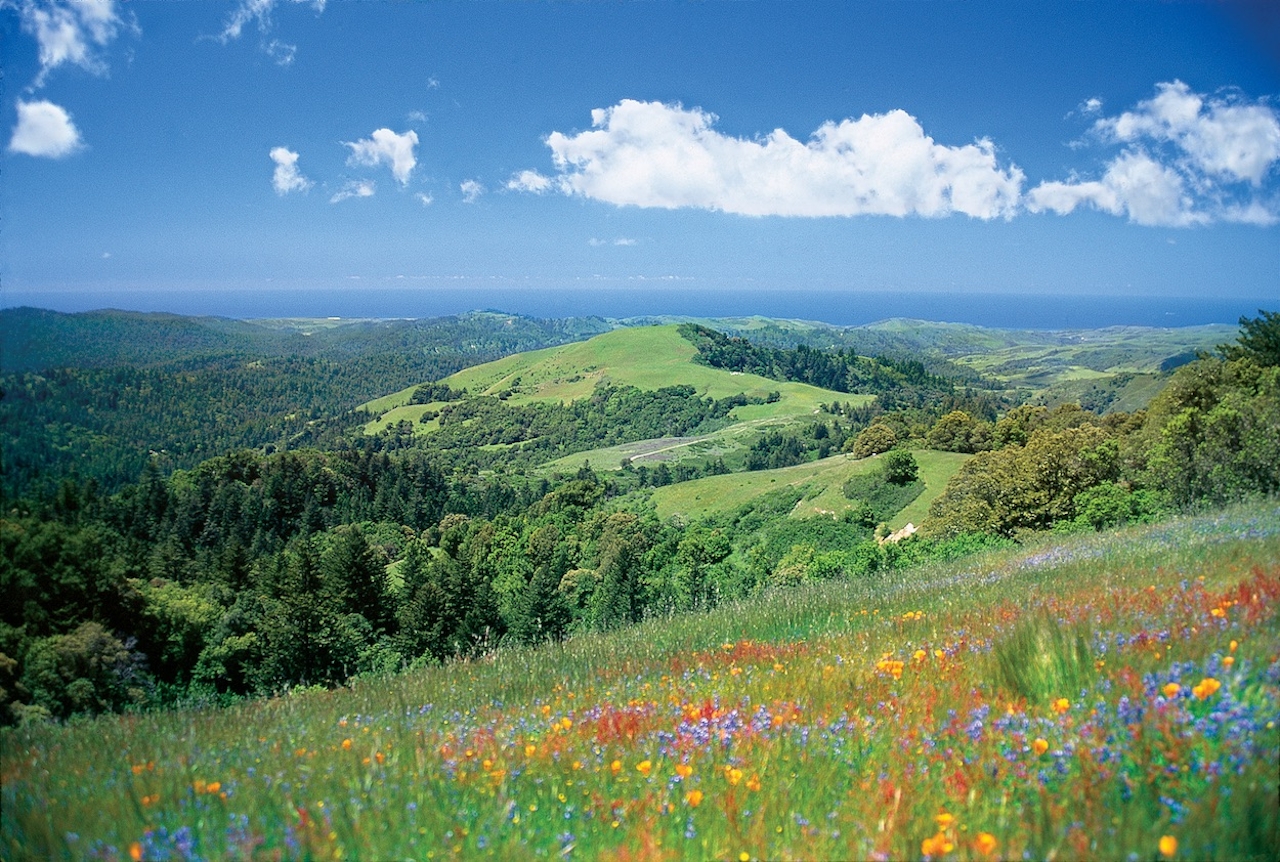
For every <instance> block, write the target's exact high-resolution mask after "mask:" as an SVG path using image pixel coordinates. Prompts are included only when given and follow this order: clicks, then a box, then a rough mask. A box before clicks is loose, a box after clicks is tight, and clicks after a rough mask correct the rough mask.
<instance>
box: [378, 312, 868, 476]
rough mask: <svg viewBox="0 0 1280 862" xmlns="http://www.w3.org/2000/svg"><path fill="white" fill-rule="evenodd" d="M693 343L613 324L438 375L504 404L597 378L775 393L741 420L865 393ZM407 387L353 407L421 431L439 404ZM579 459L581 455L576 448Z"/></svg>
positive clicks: (562, 394) (587, 384)
mask: <svg viewBox="0 0 1280 862" xmlns="http://www.w3.org/2000/svg"><path fill="white" fill-rule="evenodd" d="M696 352H697V351H696V350H695V349H694V347H693V345H692V344H690V343H689V342H688V341H686V340H685V339H684V338H683V337H682V336H681V335H680V333H679V332H678V331H677V329H676V327H675V326H674V325H666V326H644V327H630V328H624V329H616V330H614V331H612V332H607V333H604V334H603V335H597V336H596V337H594V338H591V339H589V340H587V341H582V342H577V343H574V344H566V345H562V346H558V347H549V348H546V349H543V350H535V351H531V352H528V353H521V354H517V355H515V356H508V357H504V358H503V359H499V360H496V361H494V362H487V363H485V364H483V365H477V366H474V367H471V368H467V369H464V370H462V371H460V372H458V373H456V374H453V375H450V376H449V377H446V378H445V379H444V382H445V383H448V384H449V385H450V386H452V387H454V388H455V389H466V390H467V392H468V394H470V395H494V396H499V397H502V398H503V399H504V400H506V401H507V402H508V403H509V404H512V405H520V404H528V403H531V402H536V401H558V402H562V403H567V402H570V401H575V400H578V399H581V398H586V397H588V396H590V395H591V393H592V392H593V391H594V389H595V388H596V386H597V384H599V383H602V382H609V383H613V384H615V385H620V386H634V387H636V388H638V389H645V390H654V389H661V388H663V387H668V386H682V385H683V386H692V387H694V389H696V390H697V392H698V395H699V396H701V397H704V398H715V399H718V398H726V397H728V396H730V395H736V394H740V393H741V394H744V395H747V396H748V397H757V398H762V397H764V396H766V395H767V394H768V393H770V392H777V393H779V395H780V398H779V400H778V401H776V402H774V403H772V404H753V405H746V406H744V407H739V408H737V409H736V410H735V411H734V413H733V418H734V419H736V420H739V421H743V422H751V421H758V420H770V419H789V418H792V417H796V416H803V415H809V414H812V413H813V412H814V411H816V410H817V409H818V405H820V404H822V403H825V402H830V401H831V400H833V399H835V398H839V399H840V400H842V401H850V402H851V403H865V402H867V401H870V400H871V396H851V395H847V394H843V393H833V392H829V391H827V390H825V389H819V388H817V387H815V386H807V385H805V384H802V383H785V382H779V381H776V380H769V379H767V378H764V377H758V376H756V375H754V374H734V373H731V372H728V371H721V370H719V369H715V368H708V367H706V366H704V365H699V364H697V363H695V362H694V361H693V358H694V356H695V355H696ZM414 388H415V387H409V388H406V389H403V390H401V391H399V392H395V393H392V394H390V395H387V396H384V397H381V398H377V399H375V400H373V401H370V402H368V403H366V404H364V405H362V406H361V408H360V409H362V410H364V411H366V412H369V413H373V414H376V415H377V416H378V418H377V419H375V420H373V421H371V422H370V423H369V424H368V425H367V426H366V427H365V431H366V433H376V432H377V431H379V430H381V429H383V428H386V427H387V425H388V424H395V423H396V422H399V421H401V420H408V421H410V422H412V423H415V426H416V428H417V430H418V431H420V432H421V433H430V432H431V431H432V430H434V428H435V426H434V425H433V424H432V423H430V422H428V423H426V424H420V423H418V420H419V418H420V417H421V416H422V414H423V413H425V412H426V411H428V410H438V409H439V408H440V406H441V405H439V404H409V401H410V399H411V397H412V395H413V391H414ZM611 454H612V453H611V452H610V453H605V454H601V455H596V456H592V455H588V456H587V457H589V458H591V459H592V460H593V462H595V463H601V464H605V465H606V466H613V465H616V464H617V463H618V462H619V460H620V456H619V457H616V458H611V457H609V456H610V455H611ZM576 458H577V460H578V463H581V456H576Z"/></svg>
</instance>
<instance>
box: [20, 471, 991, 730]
mask: <svg viewBox="0 0 1280 862" xmlns="http://www.w3.org/2000/svg"><path fill="white" fill-rule="evenodd" d="M877 481H880V480H877ZM625 489H626V486H625V485H620V484H613V483H611V482H607V481H603V480H601V479H600V478H599V477H597V476H596V475H595V474H594V473H593V472H592V471H590V470H589V469H588V468H583V469H582V470H580V471H579V472H578V473H577V474H575V475H573V476H568V477H562V478H559V479H555V480H553V481H548V480H519V479H518V478H517V477H506V478H502V479H499V478H494V479H492V480H488V481H481V480H479V479H475V478H471V479H461V478H446V477H445V476H444V475H442V474H441V473H439V472H438V471H436V470H435V469H434V468H433V467H432V466H431V464H430V463H428V461H427V460H426V459H425V458H424V457H423V456H422V455H421V453H417V452H413V451H404V452H396V453H386V452H377V451H372V450H369V449H366V450H363V451H357V450H349V451H346V452H338V453H322V452H286V453H277V454H275V455H270V456H264V455H262V454H260V453H254V452H239V453H235V454H233V455H228V456H223V457H220V458H217V459H212V460H210V461H208V462H206V463H204V464H202V465H200V467H198V468H196V469H195V470H192V471H179V472H177V473H175V474H173V475H172V476H170V477H168V478H163V477H160V476H159V475H158V473H157V472H156V471H154V470H151V471H148V472H147V473H146V474H145V475H144V478H143V480H142V481H141V482H139V483H137V484H135V485H131V486H128V487H127V488H125V489H124V490H123V491H121V492H120V493H118V494H116V495H113V496H111V497H96V496H93V495H91V494H88V493H86V492H85V491H84V489H80V490H79V491H77V489H74V488H70V487H67V486H64V489H63V493H62V494H60V495H59V497H58V499H57V500H56V501H55V503H54V504H52V506H51V508H50V509H48V510H47V511H41V512H37V511H28V512H19V513H11V514H10V515H9V516H8V517H6V518H4V519H3V520H2V521H0V547H2V548H3V560H4V564H3V565H4V567H3V570H2V571H0V584H2V585H3V589H4V594H5V596H6V602H5V604H4V606H3V609H2V610H0V689H3V691H2V692H0V698H2V699H3V703H0V719H3V720H4V721H18V720H37V719H39V718H41V717H56V718H65V717H67V716H70V715H73V714H75V713H79V712H101V711H107V710H119V709H125V708H130V707H144V706H153V705H165V704H172V703H176V702H189V701H191V700H192V699H206V700H207V699H218V698H222V697H229V696H238V695H250V694H263V693H270V692H276V691H281V690H283V689H285V688H288V687H291V686H298V685H329V684H334V683H340V682H341V681H343V680H345V679H347V678H349V677H351V676H352V675H355V674H358V673H375V672H385V671H390V670H395V669H398V668H401V667H404V666H407V665H411V664H413V663H415V662H423V661H441V660H445V659H449V658H452V657H457V656H464V655H470V654H474V653H476V652H482V651H485V650H488V649H492V648H494V647H496V646H498V645H500V644H504V643H533V642H538V641H542V640H547V639H558V638H562V637H564V636H566V635H567V634H569V633H571V632H574V631H583V630H591V629H606V628H612V627H615V626H619V625H626V624H629V623H632V622H635V621H637V620H640V619H642V618H644V617H645V616H648V615H652V614H660V613H669V612H672V611H679V610H695V609H700V608H707V607H710V606H712V605H714V604H717V603H719V602H721V601H724V600H725V599H729V598H735V597H740V596H745V595H749V594H751V593H752V592H754V591H757V590H760V589H765V588H768V587H772V586H785V585H789V584H794V583H797V582H800V581H803V580H808V579H810V578H830V577H848V576H856V575H864V574H867V573H870V572H873V571H876V570H878V569H881V568H886V567H892V566H894V565H901V564H903V563H904V562H906V561H908V560H914V559H917V558H919V557H920V556H921V555H922V554H925V553H944V552H947V553H954V552H955V549H956V548H957V547H960V546H965V547H968V546H969V545H966V544H965V543H966V542H967V543H969V544H971V543H972V540H970V539H964V540H961V542H960V544H959V545H957V543H955V542H952V543H950V544H946V543H942V544H936V545H935V546H930V548H931V549H929V550H927V551H926V550H925V549H924V546H919V547H916V548H914V550H913V549H912V548H906V549H898V548H896V547H894V548H891V547H888V546H886V547H881V546H880V545H878V544H877V543H876V542H875V541H874V540H873V539H872V536H871V529H870V526H869V525H868V524H866V523H864V522H862V521H860V520H855V519H852V518H849V519H844V520H840V521H837V520H834V519H831V518H827V517H820V518H813V519H806V520H793V519H788V518H787V517H786V513H787V512H788V511H789V510H790V509H791V508H792V507H794V505H795V503H796V501H797V495H798V493H799V492H795V491H787V492H783V493H781V494H776V495H773V498H770V499H766V500H764V501H759V502H757V503H753V504H752V505H750V506H744V507H743V508H742V509H740V510H739V511H737V512H734V513H731V514H729V515H726V516H723V517H720V518H716V519H710V520H707V521H704V522H700V523H697V524H693V525H687V526H683V525H678V524H675V523H663V522H660V521H659V520H658V519H657V517H656V516H655V515H654V514H653V512H652V510H649V509H645V508H643V507H641V508H627V507H620V506H619V505H618V504H617V502H615V501H616V500H617V497H618V495H619V494H621V493H622V492H623V491H624V490H625ZM947 549H950V550H949V551H948V550H947Z"/></svg>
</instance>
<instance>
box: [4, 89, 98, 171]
mask: <svg viewBox="0 0 1280 862" xmlns="http://www.w3.org/2000/svg"><path fill="white" fill-rule="evenodd" d="M17 107H18V125H17V126H15V127H14V130H13V137H12V138H10V139H9V151H10V152H13V153H24V154H26V155H28V156H43V157H45V158H50V159H60V158H62V157H63V156H68V155H71V154H72V153H74V152H75V151H76V150H78V149H80V147H81V146H82V145H81V142H80V131H79V130H78V129H77V128H76V126H75V123H73V122H71V116H70V115H69V114H68V113H67V112H66V111H65V110H64V109H63V108H62V107H60V106H58V105H55V104H54V103H53V102H49V101H45V100H40V101H37V102H23V101H19V102H18V105H17Z"/></svg>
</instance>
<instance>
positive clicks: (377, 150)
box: [343, 129, 418, 185]
mask: <svg viewBox="0 0 1280 862" xmlns="http://www.w3.org/2000/svg"><path fill="white" fill-rule="evenodd" d="M343 145H344V146H347V147H350V148H351V157H350V158H349V159H348V160H347V161H348V163H349V164H353V165H365V166H367V167H377V166H378V165H382V164H385V165H386V166H387V167H389V168H391V173H392V175H393V176H394V177H395V178H396V179H397V180H399V181H400V185H404V184H405V183H407V182H409V175H410V174H411V173H413V168H414V166H415V165H417V164H418V160H417V158H416V157H415V156H414V153H413V150H414V147H416V146H418V133H417V132H415V131H413V130H412V129H410V130H409V131H407V132H404V133H402V134H396V133H395V132H393V131H391V130H390V129H378V130H376V131H375V132H374V133H373V134H372V135H370V136H369V137H367V138H364V139H363V140H359V141H354V142H352V141H343Z"/></svg>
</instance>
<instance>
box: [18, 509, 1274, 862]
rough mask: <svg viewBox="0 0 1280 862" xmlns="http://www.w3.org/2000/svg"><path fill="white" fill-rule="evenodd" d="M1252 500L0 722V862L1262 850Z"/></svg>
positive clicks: (1269, 534) (1265, 753)
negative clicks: (564, 635) (540, 633)
mask: <svg viewBox="0 0 1280 862" xmlns="http://www.w3.org/2000/svg"><path fill="white" fill-rule="evenodd" d="M1278 609H1280V508H1277V507H1276V506H1275V504H1274V503H1271V504H1255V505H1253V506H1245V507H1237V508H1234V509H1231V510H1228V511H1226V512H1221V513H1216V514H1210V515H1201V516H1197V517H1186V518H1182V519H1179V520H1175V521H1169V522H1165V523H1163V524H1157V525H1154V526H1147V527H1140V528H1130V529H1127V530H1124V531H1119V532H1111V533H1103V534H1088V535H1079V536H1066V537H1062V536H1057V537H1052V538H1046V539H1044V540H1043V541H1042V543H1041V544H1035V545H1028V546H1024V547H1022V548H1019V549H1016V550H1013V551H1004V552H999V553H992V554H988V555H984V556H976V557H968V558H965V559H962V560H959V561H955V562H952V563H948V564H946V565H934V566H928V567H922V568H918V569H911V570H905V571H895V572H889V573H884V574H881V575H879V576H875V577H870V578H866V579H861V580H857V581H846V582H825V583H817V584H812V585H807V586H805V587H802V588H797V589H791V590H779V591H777V592H773V593H770V594H767V595H765V596H764V597H763V598H760V599H756V600H754V601H751V602H744V603H739V604H731V605H727V606H723V607H721V608H719V609H717V610H715V611H714V612H712V613H709V614H705V615H688V616H677V617H669V618H663V619H654V620H649V621H647V622H645V623H643V624H641V625H639V626H635V627H632V628H629V629H625V630H621V631H618V632H615V633H611V634H600V635H589V636H582V637H577V638H574V639H571V640H569V641H567V642H565V643H562V644H558V645H552V646H544V647H540V648H529V649H513V650H507V651H502V652H499V653H496V654H492V655H489V656H486V657H483V658H480V659H475V660H470V661H466V662H455V663H450V664H446V665H443V666H436V667H428V668H424V669H421V670H417V671H412V672H408V673H404V674H401V675H396V676H390V677H382V678H368V679H362V680H359V681H357V682H356V683H354V684H353V685H352V686H351V687H350V688H347V689H342V690H337V691H302V692H294V693H293V694H291V695H288V696H284V697H279V698H275V699H271V700H260V701H251V702H246V703H243V704H241V705H238V706H234V707H229V708H209V709H207V710H204V711H185V712H155V713H140V714H132V715H124V716H116V717H104V718H100V719H96V720H84V721H73V722H71V723H69V724H67V725H63V726H57V725H48V726H32V727H24V728H18V729H10V730H5V731H3V736H0V740H2V741H3V756H2V769H3V772H2V775H3V813H2V814H0V847H2V848H3V849H2V850H0V852H2V853H3V855H5V856H6V857H8V858H12V859H27V858H40V859H44V858H53V859H102V860H129V859H132V860H162V859H296V858H313V859H378V860H381V859H442V858H473V857H494V858H506V859H524V858H548V859H551V858H563V859H576V858H582V859H733V860H750V859H918V858H927V859H939V860H940V859H976V860H984V859H1006V858H1012V859H1025V858H1030V859H1054V858H1071V859H1076V858H1099V859H1207V858H1213V859H1253V858H1258V859H1273V858H1276V857H1277V855H1278V854H1280V834H1278V830H1280V809H1278V805H1277V792H1278V789H1280V788H1278V782H1280V778H1278V772H1277V763H1280V729H1278V728H1277V721H1280V624H1278V620H1277V610H1278Z"/></svg>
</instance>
